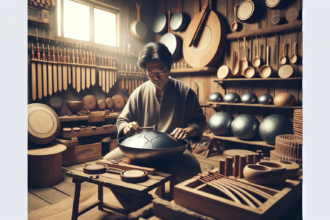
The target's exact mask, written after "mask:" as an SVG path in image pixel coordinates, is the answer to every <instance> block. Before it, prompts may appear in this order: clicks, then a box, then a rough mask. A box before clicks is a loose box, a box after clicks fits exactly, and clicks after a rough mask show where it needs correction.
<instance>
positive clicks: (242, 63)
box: [239, 37, 249, 76]
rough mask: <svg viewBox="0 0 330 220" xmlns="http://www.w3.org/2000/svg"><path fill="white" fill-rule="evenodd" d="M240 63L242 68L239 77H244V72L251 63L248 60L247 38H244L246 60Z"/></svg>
mask: <svg viewBox="0 0 330 220" xmlns="http://www.w3.org/2000/svg"><path fill="white" fill-rule="evenodd" d="M240 62H241V63H240V68H239V69H240V74H239V75H241V76H244V71H245V69H246V68H247V67H248V66H249V63H248V61H247V59H246V39H245V37H244V58H243V60H241V61H240Z"/></svg>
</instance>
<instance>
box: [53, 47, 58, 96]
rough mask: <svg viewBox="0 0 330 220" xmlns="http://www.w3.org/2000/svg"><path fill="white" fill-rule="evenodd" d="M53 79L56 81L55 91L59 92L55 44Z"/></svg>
mask: <svg viewBox="0 0 330 220" xmlns="http://www.w3.org/2000/svg"><path fill="white" fill-rule="evenodd" d="M53 62H54V64H53V81H54V93H56V92H57V62H56V56H55V47H54V46H53Z"/></svg>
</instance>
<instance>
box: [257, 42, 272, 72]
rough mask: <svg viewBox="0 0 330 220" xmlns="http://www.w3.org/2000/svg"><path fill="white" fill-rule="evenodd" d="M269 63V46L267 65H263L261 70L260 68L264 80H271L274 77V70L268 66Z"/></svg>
mask: <svg viewBox="0 0 330 220" xmlns="http://www.w3.org/2000/svg"><path fill="white" fill-rule="evenodd" d="M268 61H269V46H267V61H266V62H267V63H266V65H263V66H262V67H261V68H260V71H259V75H260V76H261V77H262V78H269V77H271V76H272V73H273V71H272V68H271V67H270V66H269V65H268Z"/></svg>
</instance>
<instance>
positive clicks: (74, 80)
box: [72, 49, 76, 89]
mask: <svg viewBox="0 0 330 220" xmlns="http://www.w3.org/2000/svg"><path fill="white" fill-rule="evenodd" d="M75 63H76V58H75V56H74V49H72V87H73V88H74V89H76V66H75Z"/></svg>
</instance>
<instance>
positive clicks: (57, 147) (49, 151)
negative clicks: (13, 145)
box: [28, 143, 66, 156]
mask: <svg viewBox="0 0 330 220" xmlns="http://www.w3.org/2000/svg"><path fill="white" fill-rule="evenodd" d="M65 150H66V146H65V145H64V144H58V143H51V144H49V145H46V147H43V148H38V149H30V150H28V155H29V156H47V155H53V154H59V153H62V152H63V151H65Z"/></svg>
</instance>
